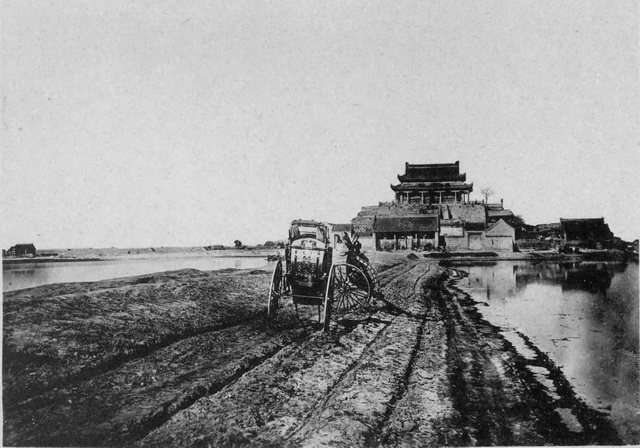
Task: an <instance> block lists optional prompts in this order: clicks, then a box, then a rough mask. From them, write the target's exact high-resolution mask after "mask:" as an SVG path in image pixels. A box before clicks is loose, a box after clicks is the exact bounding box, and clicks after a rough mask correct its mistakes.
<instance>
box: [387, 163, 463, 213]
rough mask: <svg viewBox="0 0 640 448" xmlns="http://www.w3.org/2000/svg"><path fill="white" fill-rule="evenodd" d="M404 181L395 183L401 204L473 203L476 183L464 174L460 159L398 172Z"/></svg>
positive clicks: (396, 194)
mask: <svg viewBox="0 0 640 448" xmlns="http://www.w3.org/2000/svg"><path fill="white" fill-rule="evenodd" d="M398 180H399V181H400V184H398V185H391V189H392V190H393V191H394V192H395V196H396V197H395V201H396V202H397V203H400V204H427V205H430V204H464V203H467V202H469V194H470V193H471V192H472V191H473V183H470V184H467V183H466V180H467V174H466V173H462V174H460V162H455V163H436V164H422V165H412V164H410V163H406V164H405V173H404V174H399V175H398Z"/></svg>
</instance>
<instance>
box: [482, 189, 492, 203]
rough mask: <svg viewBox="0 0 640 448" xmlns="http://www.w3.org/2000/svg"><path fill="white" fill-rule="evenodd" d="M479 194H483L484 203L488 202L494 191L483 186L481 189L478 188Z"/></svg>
mask: <svg viewBox="0 0 640 448" xmlns="http://www.w3.org/2000/svg"><path fill="white" fill-rule="evenodd" d="M480 194H482V196H484V201H485V202H486V203H489V198H490V197H491V196H493V195H494V194H495V191H494V190H493V188H491V187H484V188H483V189H482V190H480Z"/></svg>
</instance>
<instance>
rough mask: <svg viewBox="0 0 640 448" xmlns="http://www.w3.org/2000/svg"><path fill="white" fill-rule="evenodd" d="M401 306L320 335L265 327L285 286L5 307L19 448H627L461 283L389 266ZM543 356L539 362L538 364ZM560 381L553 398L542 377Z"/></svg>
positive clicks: (304, 310)
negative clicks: (277, 291)
mask: <svg viewBox="0 0 640 448" xmlns="http://www.w3.org/2000/svg"><path fill="white" fill-rule="evenodd" d="M375 265H376V268H377V270H378V273H379V280H380V283H381V285H382V290H383V291H384V294H385V297H386V299H387V300H389V301H391V302H392V303H394V304H396V305H397V306H399V307H401V308H403V309H405V310H407V311H409V314H406V313H400V312H398V310H396V309H393V308H390V307H388V306H386V305H385V304H384V303H383V302H380V301H378V302H376V303H372V304H371V306H370V307H368V308H367V309H366V310H364V311H362V312H359V313H353V314H350V315H346V316H342V317H337V318H336V319H335V320H334V321H332V324H331V332H330V333H328V334H325V333H322V332H321V331H319V328H320V327H319V325H318V324H317V322H316V317H315V316H316V310H315V309H314V308H312V307H301V308H300V310H301V316H300V317H301V319H298V317H296V313H295V310H294V308H293V305H291V304H285V306H284V308H283V309H281V310H280V312H279V314H278V319H277V323H276V324H275V325H269V324H268V323H267V322H266V320H265V318H264V316H265V313H266V311H265V308H266V292H267V289H268V285H269V281H270V274H271V273H270V272H267V271H262V270H256V271H221V272H220V271H219V272H200V271H195V270H184V271H177V272H170V273H162V274H156V275H150V276H141V277H132V278H128V279H121V280H111V281H103V282H95V283H86V284H65V285H50V286H44V287H39V288H33V289H28V290H21V291H14V292H10V293H7V294H5V296H4V316H3V318H4V327H3V333H4V339H3V391H4V398H3V407H4V445H6V446H16V445H18V446H25V445H27V446H42V445H46V446H158V447H160V446H162V447H164V446H203V447H207V446H243V445H252V446H345V447H347V446H349V447H351V446H418V445H420V446H425V445H426V446H428V445H431V446H434V445H435V446H447V445H451V446H471V445H545V444H559V445H571V444H579V445H584V444H619V443H622V441H621V440H620V439H619V437H618V435H617V433H616V431H615V429H614V428H613V427H612V426H611V424H610V422H609V421H608V420H607V418H606V416H605V415H604V414H602V413H599V412H597V411H595V410H593V409H591V408H589V407H587V406H586V405H584V403H582V402H581V401H580V400H578V399H577V398H576V397H575V395H574V394H573V391H572V389H571V388H570V387H569V385H568V383H567V382H566V379H565V378H564V377H563V376H562V373H561V372H560V371H559V370H558V369H554V366H553V365H552V363H551V361H550V360H549V359H548V358H546V357H545V355H544V354H543V353H539V356H537V357H536V360H535V361H531V360H526V359H524V358H523V357H522V356H520V355H519V354H518V353H517V352H516V351H515V349H514V348H513V347H512V346H511V345H510V344H509V343H508V342H507V341H506V340H505V339H504V338H503V337H502V336H501V334H500V330H499V329H498V328H495V327H492V326H490V325H489V324H488V323H486V322H484V321H483V320H482V319H481V318H480V316H479V314H478V313H477V311H476V308H475V306H476V304H474V303H473V302H472V301H471V299H469V298H468V296H466V295H465V294H463V293H462V292H460V291H459V290H457V289H456V288H455V275H457V274H456V272H455V271H450V270H446V269H444V268H441V267H439V266H438V265H437V264H435V263H434V262H429V261H426V260H424V259H423V260H420V259H417V257H411V258H408V257H404V256H399V255H388V254H381V255H380V258H379V259H377V261H376V263H375ZM530 348H531V349H532V350H534V351H535V350H536V348H535V347H534V346H531V347H530ZM536 363H539V365H541V366H544V367H545V368H548V369H549V371H552V372H554V375H553V377H552V378H549V379H548V381H547V382H546V383H545V382H540V381H539V379H538V378H537V377H536V376H535V375H534V373H535V367H536V366H535V364H536Z"/></svg>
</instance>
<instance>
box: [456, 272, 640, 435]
mask: <svg viewBox="0 0 640 448" xmlns="http://www.w3.org/2000/svg"><path fill="white" fill-rule="evenodd" d="M451 267H453V268H455V269H458V270H461V271H465V272H466V273H467V274H468V275H467V276H466V277H464V278H463V279H462V280H460V281H459V282H458V286H459V287H461V288H462V289H463V290H464V291H465V292H467V293H469V294H470V295H471V297H472V298H473V299H474V300H476V301H477V302H480V303H479V304H478V309H479V311H480V312H481V313H482V315H483V317H484V318H485V319H486V320H487V321H488V322H490V323H491V324H493V325H495V326H498V327H500V328H502V329H503V332H502V334H503V335H504V336H505V337H506V338H507V340H509V341H510V342H511V343H512V344H513V345H514V346H515V347H516V349H517V350H518V351H519V352H520V353H521V354H522V355H523V356H524V357H525V358H527V359H531V360H533V359H534V358H535V354H534V353H533V352H532V350H531V349H530V345H529V346H528V345H527V341H526V339H527V338H528V339H529V340H530V341H531V342H533V344H535V346H537V347H538V348H539V349H540V350H541V351H542V352H545V353H546V354H547V355H548V357H549V358H550V359H551V360H552V361H553V362H554V363H555V364H556V366H557V367H559V368H560V369H561V370H562V372H563V373H564V375H565V376H566V378H567V380H568V381H569V382H570V384H571V386H572V387H573V389H574V391H575V393H576V395H577V397H579V398H580V399H582V400H583V401H584V402H586V403H587V404H589V405H590V406H591V407H593V408H595V409H597V410H599V411H601V412H604V413H607V414H608V415H609V416H610V418H611V420H612V421H613V423H614V425H615V426H616V428H617V429H618V431H619V433H620V435H621V437H623V439H624V440H628V441H637V440H639V439H640V398H639V394H640V392H639V391H640V384H639V375H638V371H639V369H638V339H639V336H638V335H639V328H638V319H639V318H638V302H639V298H638V297H639V296H638V264H637V263H630V264H617V263H594V262H577V263H557V262H537V263H533V262H526V261H500V262H494V263H486V264H477V265H471V264H466V265H465V264H462V263H456V264H455V265H453V266H451ZM532 364H533V363H532ZM531 370H532V372H533V373H534V374H535V375H536V377H538V379H539V380H540V381H541V382H542V383H543V384H544V383H546V385H547V386H548V387H549V388H550V392H549V393H550V395H551V396H553V395H554V392H553V385H552V384H551V381H549V377H550V376H549V375H548V374H549V372H548V371H545V369H540V368H539V367H533V366H532V367H531ZM559 413H560V414H561V416H563V418H564V417H565V415H563V412H562V409H559ZM568 417H570V416H568Z"/></svg>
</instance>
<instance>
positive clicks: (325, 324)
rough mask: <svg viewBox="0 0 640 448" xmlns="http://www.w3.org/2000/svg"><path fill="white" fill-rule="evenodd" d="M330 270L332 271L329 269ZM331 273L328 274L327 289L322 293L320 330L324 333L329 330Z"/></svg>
mask: <svg viewBox="0 0 640 448" xmlns="http://www.w3.org/2000/svg"><path fill="white" fill-rule="evenodd" d="M330 272H333V270H332V271H330ZM333 281H334V277H333V275H331V274H329V278H328V279H327V289H326V291H325V293H324V310H323V313H322V314H323V324H322V330H323V331H324V332H325V333H328V332H329V322H330V321H331V307H332V306H333Z"/></svg>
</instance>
